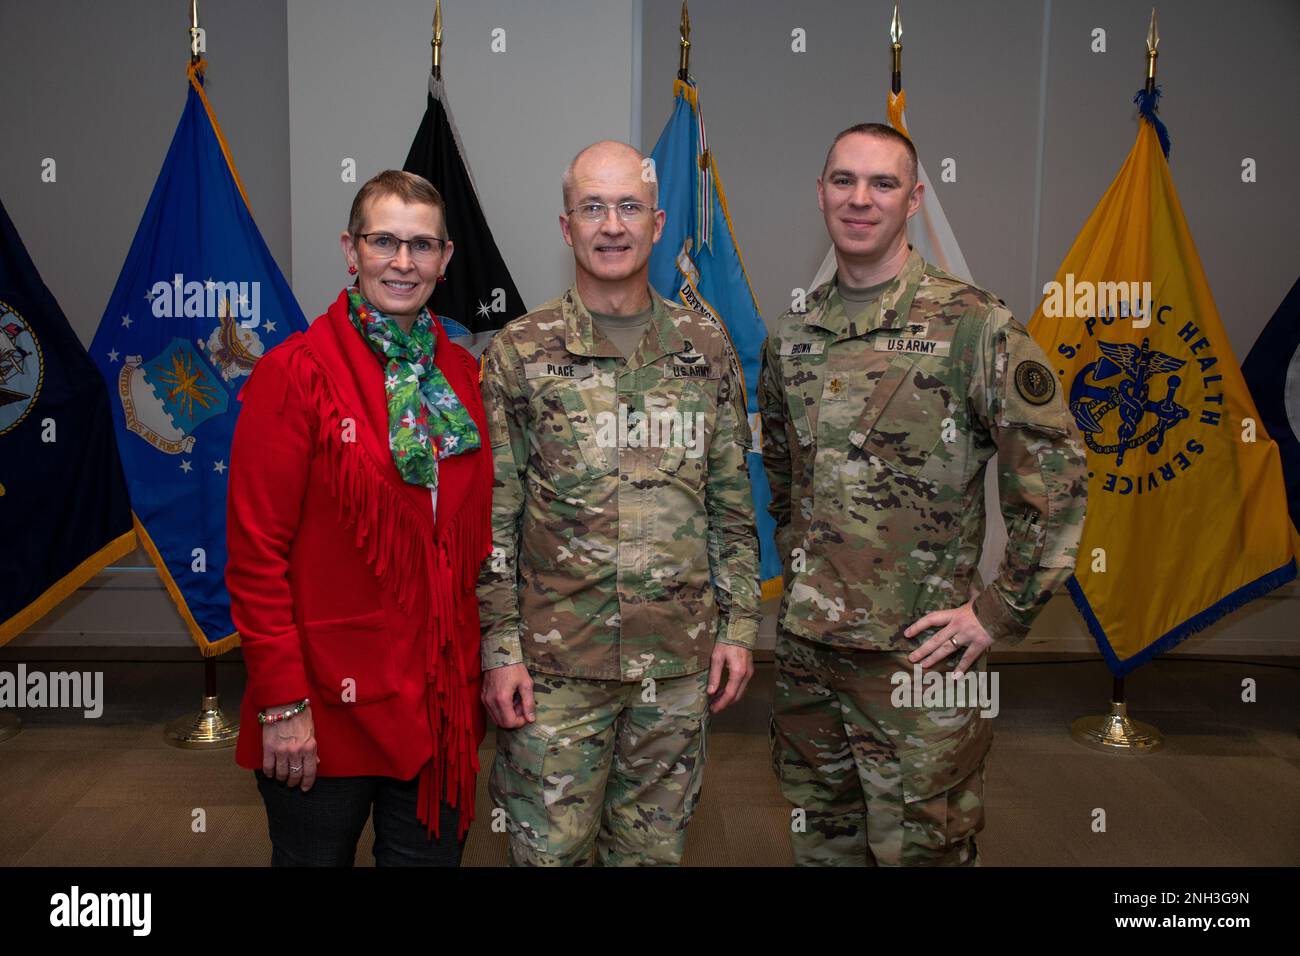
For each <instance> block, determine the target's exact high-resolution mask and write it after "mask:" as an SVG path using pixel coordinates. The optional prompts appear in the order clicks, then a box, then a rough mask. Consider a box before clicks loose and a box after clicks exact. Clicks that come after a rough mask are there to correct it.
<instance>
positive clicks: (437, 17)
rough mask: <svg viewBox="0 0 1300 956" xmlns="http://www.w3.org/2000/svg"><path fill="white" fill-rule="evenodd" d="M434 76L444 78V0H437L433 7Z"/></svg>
mask: <svg viewBox="0 0 1300 956" xmlns="http://www.w3.org/2000/svg"><path fill="white" fill-rule="evenodd" d="M429 45H430V46H432V47H433V78H434V79H435V80H441V79H442V0H437V3H435V4H434V7H433V41H432V42H431V43H430V44H429Z"/></svg>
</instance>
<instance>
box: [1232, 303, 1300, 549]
mask: <svg viewBox="0 0 1300 956" xmlns="http://www.w3.org/2000/svg"><path fill="white" fill-rule="evenodd" d="M1241 371H1242V374H1243V375H1244V376H1245V377H1246V385H1247V386H1249V388H1250V394H1251V397H1252V398H1254V400H1255V405H1256V407H1258V408H1259V414H1260V424H1261V425H1262V426H1263V428H1264V430H1265V431H1267V432H1268V435H1269V437H1270V438H1272V439H1273V440H1274V441H1275V442H1277V447H1278V451H1279V453H1280V454H1281V456H1282V474H1283V475H1284V476H1285V478H1286V495H1287V502H1288V505H1289V508H1290V512H1291V524H1292V525H1293V526H1294V527H1296V528H1300V279H1297V280H1296V283H1295V285H1293V286H1292V287H1291V291H1290V292H1289V293H1287V297H1286V298H1285V299H1283V300H1282V304H1281V305H1279V306H1278V307H1277V311H1276V312H1275V313H1273V318H1272V319H1271V320H1270V321H1269V323H1268V325H1266V326H1265V327H1264V331H1263V332H1261V333H1260V334H1259V338H1258V339H1257V340H1256V341H1255V345H1254V347H1253V348H1252V349H1251V350H1250V354H1249V355H1247V356H1246V361H1245V363H1244V364H1243V365H1242V366H1241Z"/></svg>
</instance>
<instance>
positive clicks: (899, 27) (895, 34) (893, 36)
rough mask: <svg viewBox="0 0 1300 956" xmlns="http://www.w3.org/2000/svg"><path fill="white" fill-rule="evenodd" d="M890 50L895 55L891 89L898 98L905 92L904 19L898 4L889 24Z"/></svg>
mask: <svg viewBox="0 0 1300 956" xmlns="http://www.w3.org/2000/svg"><path fill="white" fill-rule="evenodd" d="M889 39H890V41H892V44H893V45H892V46H891V47H890V49H891V50H892V51H893V53H894V67H893V76H892V77H891V78H890V83H889V88H890V89H892V90H893V91H894V95H895V96H897V95H898V94H899V93H901V92H902V90H903V18H902V17H900V16H899V15H898V4H897V3H895V4H894V19H893V20H892V21H891V22H890V24H889Z"/></svg>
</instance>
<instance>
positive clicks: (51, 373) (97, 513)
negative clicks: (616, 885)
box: [0, 206, 136, 644]
mask: <svg viewBox="0 0 1300 956" xmlns="http://www.w3.org/2000/svg"><path fill="white" fill-rule="evenodd" d="M0 541H3V542H4V545H3V547H0V644H4V643H6V642H7V641H8V640H9V639H10V638H12V637H15V636H16V635H18V634H21V633H22V632H23V631H25V630H26V629H27V628H29V627H31V626H32V625H33V624H34V623H36V621H38V620H40V618H41V617H42V616H44V615H45V614H47V613H48V612H49V611H50V610H52V609H53V608H54V607H55V605H57V604H58V603H59V602H60V601H62V600H63V599H64V598H66V597H67V596H68V595H70V594H71V593H72V592H74V591H75V590H77V588H79V587H81V585H83V584H84V583H86V581H88V580H89V579H90V578H92V577H94V576H95V575H96V574H98V573H99V572H100V571H101V570H103V569H104V568H105V567H106V566H107V565H109V564H111V563H113V562H114V561H116V560H118V559H119V558H122V557H124V556H125V555H127V554H129V553H130V552H131V551H133V550H135V543H136V542H135V532H134V531H133V530H132V528H131V505H130V502H129V501H128V500H127V495H126V479H125V478H124V477H123V475H122V463H121V461H120V460H119V459H118V457H117V443H116V442H115V441H114V440H113V421H112V415H111V413H110V412H109V406H108V393H107V392H105V391H104V382H103V380H102V379H100V377H99V375H98V374H97V373H96V371H95V366H94V364H93V363H92V362H91V361H90V357H89V356H87V355H86V350H85V349H84V348H82V346H81V342H80V341H79V340H78V339H77V334H76V333H75V332H74V331H72V326H70V325H69V324H68V320H67V319H66V318H65V317H64V315H63V310H62V309H60V308H59V303H58V302H56V301H55V300H54V296H53V295H51V294H50V290H49V289H47V288H46V287H45V283H44V282H42V281H41V276H40V273H39V272H37V271H36V266H35V264H34V263H33V262H32V260H31V257H30V256H29V255H28V254H27V249H26V247H25V246H24V245H23V241H22V239H20V238H19V237H18V231H17V230H16V229H14V224H13V223H12V222H10V220H9V215H8V213H6V212H5V209H4V206H0Z"/></svg>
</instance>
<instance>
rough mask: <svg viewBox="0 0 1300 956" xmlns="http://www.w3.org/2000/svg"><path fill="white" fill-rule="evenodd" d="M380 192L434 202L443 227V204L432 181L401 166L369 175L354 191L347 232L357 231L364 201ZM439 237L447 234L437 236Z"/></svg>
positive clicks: (360, 223) (381, 194) (362, 219)
mask: <svg viewBox="0 0 1300 956" xmlns="http://www.w3.org/2000/svg"><path fill="white" fill-rule="evenodd" d="M381 196H396V197H397V198H399V199H401V200H402V202H405V203H427V204H429V205H430V206H436V207H437V209H438V212H439V213H440V214H441V215H442V228H443V231H444V232H445V231H446V229H447V204H446V203H445V202H443V200H442V194H441V193H440V192H438V190H437V189H435V188H434V187H433V183H431V182H429V180H427V179H425V178H424V177H423V176H417V175H416V174H415V173H408V172H406V171H405V170H401V169H385V170H384V171H383V172H382V173H378V174H376V175H375V176H372V177H371V178H370V180H369V182H367V183H366V184H365V185H364V186H362V187H361V188H360V189H359V190H358V191H357V195H356V198H355V199H353V200H352V211H351V212H350V213H348V232H349V233H351V234H352V235H354V236H355V235H358V234H359V233H360V232H361V228H362V226H363V225H364V224H365V218H366V216H365V213H366V205H367V203H369V202H371V201H372V200H375V199H378V198H379V197H381ZM439 238H443V239H445V238H447V237H446V236H441V237H439Z"/></svg>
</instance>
